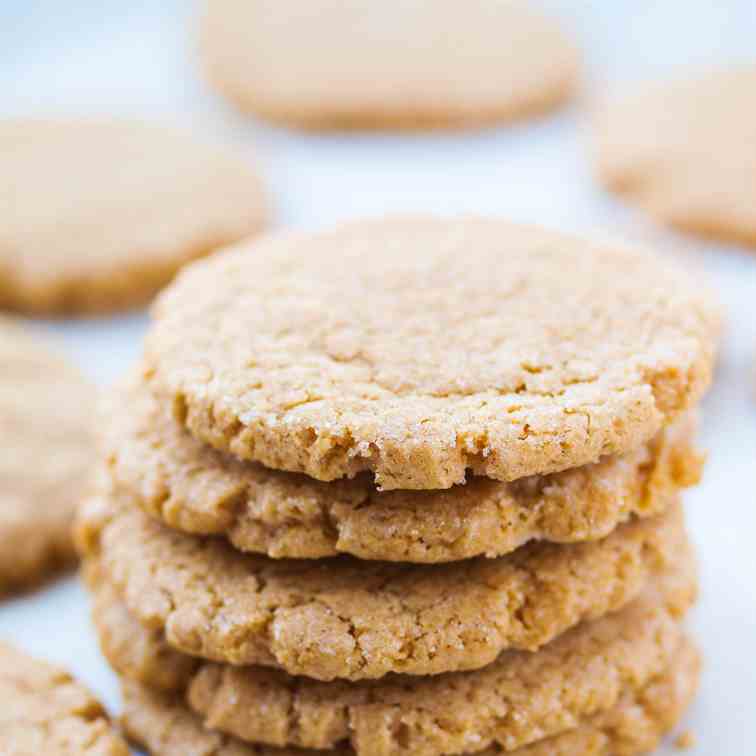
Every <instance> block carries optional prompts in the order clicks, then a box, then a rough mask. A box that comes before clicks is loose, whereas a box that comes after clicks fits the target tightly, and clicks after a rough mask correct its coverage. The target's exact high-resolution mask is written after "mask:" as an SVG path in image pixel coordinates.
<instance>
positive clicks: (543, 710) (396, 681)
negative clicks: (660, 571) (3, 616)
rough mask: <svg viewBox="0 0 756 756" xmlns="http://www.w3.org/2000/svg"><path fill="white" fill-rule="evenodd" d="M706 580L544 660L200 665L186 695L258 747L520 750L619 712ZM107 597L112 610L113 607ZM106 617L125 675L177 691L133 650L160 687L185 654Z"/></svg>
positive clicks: (663, 664) (686, 580)
mask: <svg viewBox="0 0 756 756" xmlns="http://www.w3.org/2000/svg"><path fill="white" fill-rule="evenodd" d="M695 582H696V581H695V571H694V569H693V562H692V560H688V561H687V562H683V563H681V564H680V565H679V566H678V567H677V568H675V570H673V571H672V572H670V573H667V574H666V575H665V576H664V577H662V578H661V579H660V580H658V581H657V582H656V584H655V585H653V586H651V587H649V588H648V589H647V590H646V591H645V592H644V594H642V595H641V596H640V597H639V598H638V599H636V600H635V601H634V602H633V603H632V604H630V605H629V606H627V607H626V608H625V609H623V610H621V611H620V612H618V613H615V614H612V615H609V616H606V617H603V618H601V619H599V620H596V621H594V622H589V623H585V624H583V625H581V626H580V627H578V628H575V629H573V630H571V631H569V632H568V633H565V634H564V635H562V636H560V637H559V638H558V639H557V640H555V641H554V642H553V643H551V644H549V645H548V646H546V647H545V648H543V649H541V650H540V651H538V652H537V653H535V654H533V653H529V652H522V651H519V652H507V653H504V654H502V655H501V656H500V657H499V658H498V659H497V660H496V661H495V662H494V663H493V664H491V665H489V666H487V667H485V668H484V669H481V670H475V671H472V672H457V673H447V674H445V675H437V676H434V677H410V678H408V677H406V676H397V675H392V676H389V677H387V678H385V679H384V680H380V681H362V682H359V683H354V682H352V683H350V682H343V681H338V682H326V683H322V682H317V681H314V680H308V679H306V678H292V677H289V676H287V675H285V674H284V673H282V672H279V671H277V670H271V669H265V668H262V667H231V666H224V665H218V664H213V663H208V662H199V661H197V662H196V666H195V668H194V669H193V670H192V671H191V673H190V674H187V676H186V677H185V678H184V679H182V680H181V681H179V682H180V687H177V688H176V690H177V691H179V692H180V691H182V690H184V691H185V699H186V701H187V702H188V704H189V706H190V708H191V709H192V710H193V711H194V712H195V713H196V714H197V715H198V716H200V717H201V719H202V721H203V724H204V726H205V727H206V728H208V729H211V730H217V731H219V732H223V733H225V734H227V735H233V736H235V737H238V738H240V739H242V740H245V741H248V742H254V743H266V744H268V745H274V746H279V747H285V746H297V747H309V748H317V749H330V748H337V747H339V746H340V745H342V744H344V743H348V744H350V745H351V747H352V748H354V750H355V751H356V753H358V754H364V755H369V756H376V755H378V754H422V755H425V754H427V755H428V756H432V755H433V754H438V753H445V754H452V753H467V752H473V751H478V750H481V749H483V748H486V747H487V746H489V745H492V744H495V745H498V746H501V747H502V748H504V749H506V750H511V749H513V748H517V747H521V746H523V745H525V744H528V743H531V742H534V741H536V740H540V739H542V738H547V737H550V736H552V735H556V734H558V733H560V732H563V731H566V730H569V729H573V728H575V727H578V726H579V725H580V722H581V721H582V720H583V719H585V718H586V717H587V716H591V715H595V714H597V713H599V712H607V711H610V710H611V709H612V708H614V707H615V706H616V705H617V704H618V703H619V702H620V701H621V699H622V697H623V696H625V695H631V696H632V695H636V694H638V693H639V692H641V691H642V690H643V689H644V688H645V687H646V686H647V685H648V684H649V683H650V681H653V680H654V679H655V678H657V677H658V676H659V675H661V674H664V673H665V672H666V671H667V670H668V669H670V668H671V667H672V666H673V665H674V663H675V659H676V658H677V656H678V655H679V654H680V653H681V652H682V650H683V647H684V646H685V644H686V641H685V640H684V637H683V633H682V630H681V626H680V622H679V620H680V617H681V615H682V614H683V613H684V612H685V611H686V610H687V608H688V607H689V606H690V603H691V602H692V600H693V597H694V595H695ZM108 590H109V591H110V594H111V595H109V596H108V595H106V596H105V597H104V599H103V601H102V603H103V604H104V605H105V606H107V605H108V604H109V603H110V602H111V601H113V599H112V594H113V591H112V588H111V589H108V588H107V587H106V592H107V591H108ZM97 592H98V593H99V589H98V591H97ZM115 604H116V605H117V604H118V601H117V599H115ZM120 611H121V612H125V610H124V609H123V608H121V609H120ZM95 618H96V624H97V625H98V632H99V633H100V637H101V639H102V641H103V648H104V650H105V652H106V654H107V655H108V658H109V660H110V661H111V663H112V664H113V666H114V667H115V668H116V670H117V671H118V672H119V673H120V674H122V675H124V676H125V677H126V678H129V679H132V680H135V681H138V682H140V683H141V684H145V683H146V684H147V685H148V686H151V687H158V688H162V689H163V690H165V691H167V690H169V688H168V687H167V686H162V685H159V686H152V682H153V678H152V677H151V676H149V675H148V676H146V677H145V676H144V675H142V674H141V671H143V670H145V669H147V668H148V667H146V666H145V665H143V664H141V663H139V661H137V665H136V666H135V665H134V664H133V663H132V662H133V660H134V659H135V658H137V659H138V658H139V657H141V656H143V654H142V653H141V652H139V651H136V652H135V651H134V649H140V648H142V649H144V648H148V647H151V652H150V654H149V655H150V656H152V658H153V660H158V659H159V660H160V661H158V662H156V663H155V664H153V665H150V668H151V669H158V670H159V668H160V667H164V668H165V670H164V672H163V673H161V674H159V675H158V677H157V678H155V679H158V680H164V679H165V676H166V675H168V674H170V670H172V669H175V667H174V663H173V658H172V657H174V656H178V655H177V654H176V653H175V652H171V651H170V649H169V648H167V647H166V646H165V644H164V643H163V642H161V641H160V639H159V638H157V637H156V636H154V635H151V634H150V633H148V632H147V631H145V630H143V629H141V628H140V627H139V626H138V624H137V623H136V622H135V621H134V620H128V619H127V620H126V622H125V623H124V624H121V623H120V622H118V621H116V622H113V620H114V619H117V617H116V615H114V614H112V613H110V612H107V611H106V612H105V613H99V612H96V613H95ZM129 633H132V634H133V637H134V639H135V643H134V644H133V645H132V644H129V643H128V640H127V635H128V634H129ZM114 638H118V639H120V642H113V639H114ZM187 673H189V670H187Z"/></svg>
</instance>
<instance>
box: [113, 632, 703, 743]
mask: <svg viewBox="0 0 756 756" xmlns="http://www.w3.org/2000/svg"><path fill="white" fill-rule="evenodd" d="M699 668H700V659H699V656H698V653H697V651H696V650H695V648H694V647H693V646H692V645H691V644H690V643H689V642H687V641H686V642H684V645H683V647H682V648H681V650H680V652H679V653H678V655H677V657H676V658H675V660H674V661H673V663H672V665H671V667H670V669H669V670H667V671H666V672H664V673H663V674H661V675H659V676H658V677H657V678H656V679H654V680H653V681H652V682H650V683H649V684H648V685H647V686H646V687H645V688H643V689H642V690H641V691H639V692H638V693H636V694H626V695H623V696H622V697H621V698H620V700H619V703H618V704H617V705H616V706H615V707H614V708H612V709H609V710H608V711H606V712H602V713H600V714H596V715H593V716H591V717H586V718H584V719H583V718H581V720H580V723H579V725H578V726H577V727H576V728H575V729H572V730H567V731H565V732H563V733H561V734H559V735H555V736H553V737H550V738H546V739H544V740H539V741H536V742H535V743H532V744H531V745H528V746H524V747H522V748H516V749H514V750H510V751H507V753H510V754H513V755H514V756H575V754H580V755H581V756H618V754H622V756H631V755H632V754H640V753H646V752H648V751H652V750H653V749H654V748H656V747H657V745H658V744H659V741H660V739H661V738H662V736H664V735H665V734H666V733H668V732H669V731H670V730H671V729H672V728H673V727H674V726H675V725H676V724H677V722H678V721H679V720H680V718H681V717H682V715H683V714H684V712H685V710H686V709H687V707H688V705H689V704H690V701H691V699H692V698H693V696H694V695H695V692H696V689H697V687H698V677H699ZM122 690H123V698H124V716H123V723H124V727H125V728H126V730H127V731H128V733H129V735H130V736H131V737H132V738H134V740H135V741H137V742H139V743H141V744H143V745H144V746H145V747H146V748H148V749H149V750H150V751H151V752H152V753H156V754H157V753H159V754H162V756H187V755H188V754H191V756H195V754H196V755H197V756H200V755H202V756H205V754H213V756H354V751H353V750H351V749H349V748H346V747H338V748H335V749H332V750H330V751H312V750H305V749H300V748H284V749H279V748H274V747H271V746H264V745H253V744H250V743H246V742H244V741H242V740H239V739H238V738H234V737H231V736H228V735H223V734H221V733H218V732H214V731H212V730H207V729H205V728H204V726H203V725H202V720H201V719H200V718H199V717H197V716H195V715H194V714H193V713H192V712H191V710H190V709H189V707H188V706H187V705H186V704H185V703H184V702H183V701H182V700H181V699H180V698H178V697H176V696H175V695H170V694H164V693H159V692H156V691H153V690H150V689H149V688H146V687H144V686H141V685H138V684H137V683H134V682H130V681H126V682H124V683H123V686H122ZM477 753H478V754H479V756H495V754H501V753H503V751H502V750H501V749H500V748H498V747H496V746H494V747H491V748H488V749H485V750H483V751H477Z"/></svg>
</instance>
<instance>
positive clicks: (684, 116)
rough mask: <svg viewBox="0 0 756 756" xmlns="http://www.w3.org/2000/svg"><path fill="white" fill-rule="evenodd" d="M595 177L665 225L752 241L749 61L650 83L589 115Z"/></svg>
mask: <svg viewBox="0 0 756 756" xmlns="http://www.w3.org/2000/svg"><path fill="white" fill-rule="evenodd" d="M593 130H594V141H595V145H594V151H595V155H596V163H597V173H598V177H599V179H600V180H601V181H602V183H603V184H605V185H606V186H607V187H608V188H609V189H610V190H612V191H614V192H617V193H618V194H620V195H622V196H623V197H626V198H627V199H628V200H629V201H630V202H632V203H634V204H636V205H638V206H640V207H641V208H643V210H646V211H648V212H649V213H650V214H651V215H652V216H654V217H655V218H657V219H658V220H660V221H662V222H663V223H666V224H668V225H670V226H674V227H676V228H679V229H681V230H683V231H689V232H691V233H694V234H698V235H701V236H704V237H708V238H711V239H718V240H722V241H726V242H735V243H741V244H744V245H748V246H751V247H756V188H755V187H754V181H753V176H754V174H756V66H754V65H741V66H734V67H731V68H727V69H720V70H711V71H706V72H701V73H700V74H699V75H698V76H691V77H689V78H687V79H678V80H673V81H667V82H661V83H654V84H653V85H649V86H647V87H646V88H645V89H641V90H639V91H638V92H637V93H635V94H630V95H628V96H626V97H625V98H617V99H615V100H613V101H609V102H607V103H605V104H604V105H603V106H602V107H601V108H600V109H599V111H598V112H597V114H596V116H595V121H594V129H593Z"/></svg>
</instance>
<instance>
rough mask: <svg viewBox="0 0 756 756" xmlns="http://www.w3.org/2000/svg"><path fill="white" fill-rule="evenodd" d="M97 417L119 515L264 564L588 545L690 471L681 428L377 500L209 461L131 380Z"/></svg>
mask: <svg viewBox="0 0 756 756" xmlns="http://www.w3.org/2000/svg"><path fill="white" fill-rule="evenodd" d="M102 415H103V417H106V418H107V422H104V423H101V427H102V429H103V434H104V439H103V446H104V451H105V457H106V460H107V466H108V471H109V474H110V478H111V480H112V481H113V482H114V485H115V487H116V489H117V491H118V494H119V496H121V497H122V499H123V500H124V501H126V502H128V503H129V505H130V506H138V507H140V508H142V509H143V510H144V511H146V512H147V513H149V514H150V515H152V516H154V517H157V518H158V519H160V520H162V521H163V522H164V523H165V524H166V525H168V526H169V527H171V528H173V529H177V530H182V531H184V532H187V533H195V534H200V535H225V536H226V537H227V538H228V540H229V541H230V542H231V543H232V544H233V545H234V546H235V547H236V548H237V549H241V550H243V551H252V552H262V553H266V554H267V555H268V556H271V557H274V558H300V559H301V558H309V559H315V558H321V557H327V556H334V555H336V554H340V553H346V554H352V555H354V556H356V557H359V558H361V559H382V560H388V561H402V562H428V563H430V562H448V561H454V560H460V559H465V558H469V557H473V556H478V555H481V554H484V555H486V556H488V557H495V556H500V555H502V554H506V553H508V552H511V551H513V550H514V549H516V548H518V547H519V546H521V545H523V544H524V543H526V542H528V541H531V540H548V541H553V542H562V543H566V542H575V541H587V540H595V539H598V538H603V537H605V536H606V535H608V534H609V533H610V532H611V531H612V530H614V528H615V527H616V526H617V525H618V524H619V523H621V522H624V521H626V520H627V519H628V518H629V517H630V516H632V515H642V516H650V515H654V514H659V513H660V512H664V511H665V510H666V509H667V508H668V507H669V506H670V504H671V503H672V502H673V501H674V500H675V499H676V497H677V495H678V491H679V489H680V488H681V487H683V486H687V485H692V484H694V483H696V482H697V481H698V479H699V475H700V468H701V457H700V456H699V455H698V454H696V452H695V450H694V449H693V448H692V440H691V439H692V436H693V429H694V422H693V419H692V418H691V417H685V418H683V419H682V420H681V421H680V422H679V423H678V424H677V425H676V426H675V427H671V428H669V429H667V430H665V431H662V432H661V433H660V434H659V435H658V436H657V437H656V438H655V439H654V440H653V441H652V442H649V443H647V444H644V445H642V446H641V447H639V448H638V449H637V450H635V451H633V452H630V453H628V454H625V455H623V456H618V457H607V458H604V459H602V460H601V461H600V462H598V463H596V464H592V465H586V466H584V467H580V468H574V469H572V470H567V471H564V472H562V473H554V474H552V475H549V476H543V477H540V476H536V477H532V478H526V479H523V480H520V481H515V482H512V483H502V482H499V481H494V480H490V479H487V478H482V477H475V478H472V479H471V480H470V481H468V483H467V484H466V485H465V486H458V487H455V488H453V489H451V490H449V491H387V492H383V493H381V492H378V491H376V489H375V486H374V485H373V484H372V481H371V480H370V478H369V477H368V476H365V475H363V476H360V477H358V478H355V479H354V480H341V481H335V482H333V483H322V482H320V481H316V480H313V479H311V478H308V477H306V476H304V475H300V474H296V473H286V472H279V471H275V470H269V469H267V468H265V467H263V466H262V465H259V464H257V463H254V462H242V461H239V460H237V459H235V458H234V457H232V456H230V455H228V454H224V453H222V452H218V451H215V450H214V449H212V448H210V447H208V446H206V445H205V444H203V443H201V442H199V441H197V440H196V439H194V438H193V437H192V436H191V434H190V433H189V432H188V431H186V430H185V429H183V428H182V427H181V426H180V425H179V424H178V423H176V422H175V421H174V420H173V418H172V417H171V416H170V413H169V412H168V411H166V409H165V408H163V407H161V406H160V404H159V403H158V402H157V401H156V400H155V399H154V398H153V397H152V396H151V395H150V393H149V392H148V391H147V390H145V387H144V385H143V384H142V383H141V382H138V381H133V380H132V381H130V382H128V384H126V385H123V386H121V387H119V389H118V390H116V391H114V392H112V394H111V395H110V396H109V397H108V401H107V404H106V408H105V411H104V412H103V413H102Z"/></svg>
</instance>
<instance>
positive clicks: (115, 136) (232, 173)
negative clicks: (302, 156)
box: [0, 119, 267, 314]
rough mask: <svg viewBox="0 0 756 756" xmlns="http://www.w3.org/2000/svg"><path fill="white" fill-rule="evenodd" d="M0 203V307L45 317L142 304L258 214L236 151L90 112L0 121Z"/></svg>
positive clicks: (253, 183) (258, 224)
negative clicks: (66, 117)
mask: <svg viewBox="0 0 756 756" xmlns="http://www.w3.org/2000/svg"><path fill="white" fill-rule="evenodd" d="M0 208H2V224H0V308H5V309H13V310H20V311H23V312H29V313H45V314H64V313H66V314H69V313H70V314H74V313H91V312H106V311H112V310H117V309H121V308H125V307H131V306H134V305H138V304H142V303H144V302H145V301H147V300H148V299H149V298H150V297H151V296H152V295H153V294H154V293H155V292H156V291H157V290H158V289H160V288H161V287H162V286H163V285H165V284H166V283H168V281H169V280H170V279H171V278H172V277H173V275H174V274H175V273H176V271H177V270H178V269H179V268H180V267H181V266H182V265H183V264H184V263H186V262H188V261H189V260H192V259H195V258H197V257H200V256H202V255H206V254H208V253H210V252H212V251H213V250H215V249H216V248H218V247H219V246H221V245H223V244H228V243H230V242H235V241H238V240H239V239H241V238H243V237H246V236H249V235H250V234H255V233H257V232H259V231H260V230H261V228H262V227H263V225H264V223H265V219H266V215H267V210H266V200H265V198H264V195H263V191H262V188H261V186H260V182H259V180H258V178H257V176H256V175H255V174H254V173H253V171H252V169H251V168H250V167H249V166H248V165H246V164H245V159H244V156H243V155H235V154H233V152H230V151H228V150H227V149H225V148H224V149H221V148H219V147H216V146H213V145H211V144H206V143H204V142H203V141H202V140H201V139H197V138H196V137H195V136H194V135H192V134H191V133H190V132H186V131H184V130H181V129H177V128H170V127H167V126H160V125H155V124H147V123H141V122H138V121H117V120H94V119H92V120H28V119H25V120H21V119H19V120H6V121H0Z"/></svg>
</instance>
